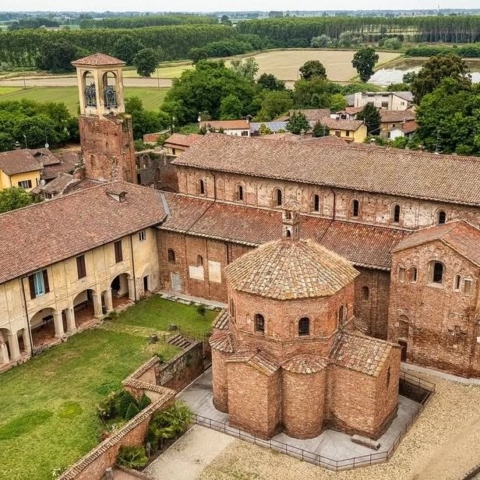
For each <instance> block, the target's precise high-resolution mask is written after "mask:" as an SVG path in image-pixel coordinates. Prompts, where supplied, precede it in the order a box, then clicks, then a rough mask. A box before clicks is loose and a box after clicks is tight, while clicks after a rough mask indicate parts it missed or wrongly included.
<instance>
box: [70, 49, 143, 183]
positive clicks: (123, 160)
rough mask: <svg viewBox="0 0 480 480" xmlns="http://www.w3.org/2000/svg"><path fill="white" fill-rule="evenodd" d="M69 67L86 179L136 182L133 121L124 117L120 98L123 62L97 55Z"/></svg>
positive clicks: (123, 107) (122, 99)
mask: <svg viewBox="0 0 480 480" xmlns="http://www.w3.org/2000/svg"><path fill="white" fill-rule="evenodd" d="M72 65H73V66H74V67H75V68H76V70H77V82H78V94H79V102H80V118H79V128H80V143H81V147H82V157H83V162H84V164H85V176H86V177H87V178H90V179H94V180H100V181H112V180H123V181H127V182H132V183H136V180H137V175H136V164H135V151H134V146H133V128H132V119H131V117H130V115H127V114H125V103H124V98H123V67H124V66H125V62H124V61H123V60H119V59H118V58H114V57H110V56H109V55H104V54H103V53H96V54H95V55H90V56H89V57H85V58H81V59H79V60H75V61H74V62H72Z"/></svg>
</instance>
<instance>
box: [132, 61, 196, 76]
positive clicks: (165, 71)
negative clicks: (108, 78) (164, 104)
mask: <svg viewBox="0 0 480 480" xmlns="http://www.w3.org/2000/svg"><path fill="white" fill-rule="evenodd" d="M193 68H194V67H193V64H192V62H180V63H178V64H176V63H168V64H167V65H165V66H163V65H162V64H160V66H159V67H158V68H157V69H156V70H155V72H154V73H152V75H151V77H152V78H178V77H180V75H181V74H182V73H183V72H184V71H185V70H192V69H193ZM123 76H124V77H128V78H138V77H139V75H138V73H137V71H136V70H135V69H134V68H133V69H125V70H124V71H123Z"/></svg>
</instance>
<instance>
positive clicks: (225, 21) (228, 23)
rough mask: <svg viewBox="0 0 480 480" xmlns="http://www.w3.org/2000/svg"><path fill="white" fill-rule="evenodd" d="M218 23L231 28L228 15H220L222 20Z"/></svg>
mask: <svg viewBox="0 0 480 480" xmlns="http://www.w3.org/2000/svg"><path fill="white" fill-rule="evenodd" d="M220 23H221V24H222V25H228V26H229V27H231V26H232V22H231V20H230V19H229V18H228V15H222V18H221V19H220Z"/></svg>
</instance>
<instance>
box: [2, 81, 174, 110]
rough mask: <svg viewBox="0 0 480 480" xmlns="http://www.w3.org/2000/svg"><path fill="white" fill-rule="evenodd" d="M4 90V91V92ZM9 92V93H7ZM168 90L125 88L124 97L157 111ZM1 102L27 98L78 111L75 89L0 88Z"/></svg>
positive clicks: (76, 91)
mask: <svg viewBox="0 0 480 480" xmlns="http://www.w3.org/2000/svg"><path fill="white" fill-rule="evenodd" d="M4 90H5V91H4ZM8 90H10V91H8ZM167 91H168V88H140V87H139V88H137V87H130V88H125V97H126V98H128V97H132V96H134V95H135V96H137V97H139V98H140V100H142V102H143V106H144V107H145V108H146V109H147V110H158V109H159V108H160V106H161V104H162V102H163V100H164V98H165V95H166V94H167ZM0 95H1V100H0V101H4V100H21V99H22V98H27V99H29V100H35V101H37V102H63V103H65V105H66V106H67V108H68V109H69V110H70V112H71V113H72V114H76V113H77V109H78V90H77V87H33V88H23V89H19V88H15V87H11V88H10V87H0Z"/></svg>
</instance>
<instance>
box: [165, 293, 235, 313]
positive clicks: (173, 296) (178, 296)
mask: <svg viewBox="0 0 480 480" xmlns="http://www.w3.org/2000/svg"><path fill="white" fill-rule="evenodd" d="M158 293H159V295H161V296H162V297H163V298H166V299H167V300H174V301H178V302H180V303H183V302H188V303H194V304H198V305H200V304H203V305H206V306H207V307H212V308H213V309H215V308H227V304H226V303H222V302H216V301H215V300H208V299H206V298H201V297H192V296H191V295H184V294H183V293H178V292H174V291H172V290H160V291H159V292H158ZM182 301H183V302H182Z"/></svg>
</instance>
